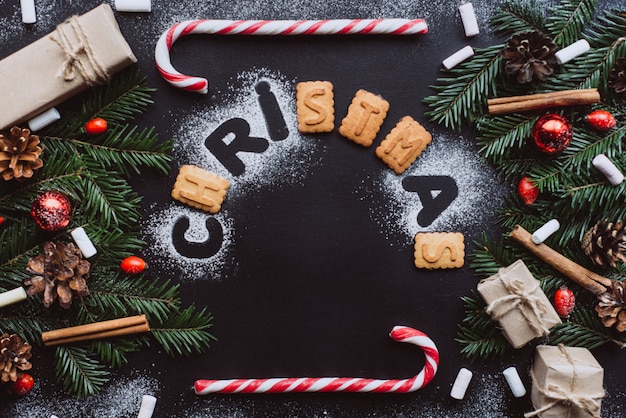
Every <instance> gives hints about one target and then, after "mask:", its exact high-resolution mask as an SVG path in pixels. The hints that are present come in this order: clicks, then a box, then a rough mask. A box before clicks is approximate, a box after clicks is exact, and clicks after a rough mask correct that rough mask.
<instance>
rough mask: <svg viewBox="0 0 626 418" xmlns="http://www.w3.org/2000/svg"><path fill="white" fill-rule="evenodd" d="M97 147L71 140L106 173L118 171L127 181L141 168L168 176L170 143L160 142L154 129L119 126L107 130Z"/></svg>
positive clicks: (96, 144)
mask: <svg viewBox="0 0 626 418" xmlns="http://www.w3.org/2000/svg"><path fill="white" fill-rule="evenodd" d="M103 138H104V141H103V142H102V143H101V144H100V143H94V142H84V141H78V140H73V141H72V142H73V143H75V144H80V148H81V149H82V150H83V151H84V152H85V153H87V154H88V155H89V156H90V157H91V158H92V159H93V160H94V161H97V162H98V163H99V164H100V165H102V167H103V168H105V169H110V168H117V169H119V170H121V171H122V173H123V174H124V175H125V176H126V177H130V175H131V171H132V172H134V173H135V174H140V173H141V171H140V167H142V166H144V167H150V168H154V169H157V170H159V171H160V172H161V173H163V174H167V173H168V172H169V162H170V161H171V156H170V155H169V154H168V153H169V152H170V151H171V148H172V142H171V141H170V142H159V141H158V137H157V135H156V133H155V132H154V128H150V129H144V130H142V131H140V132H138V131H137V128H136V127H133V128H129V127H128V126H127V125H119V126H116V127H113V128H112V129H109V130H108V131H107V134H106V135H104V136H103Z"/></svg>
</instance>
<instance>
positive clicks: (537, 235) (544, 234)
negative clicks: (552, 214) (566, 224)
mask: <svg viewBox="0 0 626 418" xmlns="http://www.w3.org/2000/svg"><path fill="white" fill-rule="evenodd" d="M560 227H561V225H560V224H559V221H557V220H556V219H550V220H549V221H548V222H546V223H545V224H543V226H542V227H541V228H539V229H538V230H536V231H535V232H533V235H532V236H531V237H530V239H531V240H532V241H533V242H534V243H535V244H537V245H539V244H541V243H542V242H544V241H545V240H547V239H548V237H549V236H550V235H552V234H554V233H555V232H556V231H558V230H559V228H560Z"/></svg>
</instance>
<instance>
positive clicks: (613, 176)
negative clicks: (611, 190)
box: [591, 154, 624, 186]
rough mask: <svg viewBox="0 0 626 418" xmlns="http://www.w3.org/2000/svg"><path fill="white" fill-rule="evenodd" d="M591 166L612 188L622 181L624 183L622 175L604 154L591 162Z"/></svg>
mask: <svg viewBox="0 0 626 418" xmlns="http://www.w3.org/2000/svg"><path fill="white" fill-rule="evenodd" d="M591 163H592V164H593V166H594V167H595V168H597V169H598V170H600V172H601V173H602V174H604V175H605V176H606V178H607V180H608V181H609V183H611V184H612V185H613V186H617V185H618V184H620V183H621V182H622V181H624V175H623V174H622V172H621V171H619V168H617V167H616V166H615V164H613V161H611V160H609V158H608V157H607V156H606V155H604V154H598V155H596V156H595V158H594V159H593V160H592V161H591Z"/></svg>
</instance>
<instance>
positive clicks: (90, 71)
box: [50, 16, 109, 86]
mask: <svg viewBox="0 0 626 418" xmlns="http://www.w3.org/2000/svg"><path fill="white" fill-rule="evenodd" d="M56 33H57V36H54V35H52V36H50V38H51V39H52V40H53V41H54V42H56V43H57V45H59V47H60V48H61V50H62V51H63V53H64V54H65V62H64V63H63V66H62V67H61V71H60V72H61V73H62V74H63V79H64V80H65V81H72V80H74V79H75V78H76V71H78V72H79V73H80V75H81V76H82V77H83V78H84V79H85V81H86V82H87V84H88V85H89V86H94V85H97V84H101V83H103V82H105V81H106V80H108V79H109V74H108V72H107V71H106V69H105V68H104V67H103V66H102V65H101V64H100V62H99V61H98V59H97V58H96V55H95V54H94V52H93V49H92V47H91V44H90V43H89V39H88V38H87V35H86V34H85V31H84V29H83V27H82V26H81V24H80V22H79V21H78V17H77V16H72V17H70V18H69V19H68V20H66V21H65V22H63V23H61V24H60V25H58V26H57V30H56Z"/></svg>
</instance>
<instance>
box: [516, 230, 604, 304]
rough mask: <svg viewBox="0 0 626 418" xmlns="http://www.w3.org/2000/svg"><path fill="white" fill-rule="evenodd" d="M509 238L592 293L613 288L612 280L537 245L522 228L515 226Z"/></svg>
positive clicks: (546, 247)
mask: <svg viewBox="0 0 626 418" xmlns="http://www.w3.org/2000/svg"><path fill="white" fill-rule="evenodd" d="M509 236H510V237H511V238H513V239H514V240H515V241H517V242H518V243H520V244H521V245H522V246H523V247H524V248H526V249H527V250H529V251H530V252H531V253H533V254H534V255H536V256H537V257H539V258H540V259H541V260H543V261H545V262H546V263H547V264H548V265H549V266H550V267H552V268H554V269H555V270H557V271H559V272H561V273H562V274H564V275H565V276H567V277H568V278H569V279H571V280H573V281H574V282H576V283H578V284H579V285H581V286H582V287H584V288H585V289H587V290H589V291H590V292H591V293H593V294H595V295H600V294H602V293H604V292H606V291H607V289H608V288H610V287H611V283H612V280H611V279H609V278H606V277H604V276H600V275H599V274H596V273H594V272H593V271H591V270H589V269H586V268H585V267H583V266H581V265H580V264H577V263H575V262H574V261H572V260H570V259H569V258H567V257H565V256H564V255H562V254H561V253H559V252H557V251H555V250H553V249H552V248H550V247H548V246H547V245H546V244H535V243H534V242H533V241H532V239H531V236H532V235H531V234H530V233H529V232H528V231H526V230H525V229H524V228H522V227H521V226H519V225H517V226H515V228H513V231H511V233H510V234H509Z"/></svg>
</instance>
